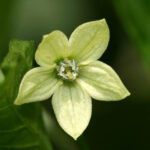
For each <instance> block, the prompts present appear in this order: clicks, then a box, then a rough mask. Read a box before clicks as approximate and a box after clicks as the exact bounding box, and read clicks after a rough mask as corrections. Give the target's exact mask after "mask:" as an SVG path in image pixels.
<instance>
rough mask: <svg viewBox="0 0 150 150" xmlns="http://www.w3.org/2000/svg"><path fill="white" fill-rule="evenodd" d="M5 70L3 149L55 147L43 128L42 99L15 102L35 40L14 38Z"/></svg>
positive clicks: (0, 109)
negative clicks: (20, 102)
mask: <svg viewBox="0 0 150 150" xmlns="http://www.w3.org/2000/svg"><path fill="white" fill-rule="evenodd" d="M9 48H10V50H9V53H8V55H7V56H6V58H5V59H4V62H3V63H2V70H3V71H4V74H5V77H6V78H5V81H4V82H3V83H2V84H3V86H2V87H1V90H0V91H1V93H0V114H1V115H0V149H1V150H16V149H22V150H26V149H28V150H52V148H51V145H50V143H49V140H48V137H47V135H46V132H45V131H44V130H43V125H42V118H41V106H40V105H39V103H35V104H29V105H23V106H20V107H18V106H15V105H14V104H13V102H14V99H15V97H16V95H17V91H18V87H19V83H20V80H21V78H22V76H23V75H24V73H25V72H26V71H27V70H29V69H30V68H31V66H32V60H33V54H34V51H35V47H34V43H33V42H28V41H18V40H13V41H11V42H10V46H9Z"/></svg>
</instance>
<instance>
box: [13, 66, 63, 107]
mask: <svg viewBox="0 0 150 150" xmlns="http://www.w3.org/2000/svg"><path fill="white" fill-rule="evenodd" d="M61 83H62V82H61V81H59V80H58V79H57V78H56V77H55V74H54V72H53V69H45V68H43V67H38V68H34V69H32V70H30V71H29V72H27V73H26V74H25V76H24V78H23V80H22V82H21V84H20V88H19V93H18V97H17V98H16V100H15V104H16V105H20V104H24V103H30V102H36V101H42V100H45V99H47V98H49V97H50V96H51V95H52V94H53V92H54V91H55V90H56V89H57V88H58V86H59V85H60V84H61Z"/></svg>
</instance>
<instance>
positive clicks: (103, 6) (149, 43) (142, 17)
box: [0, 0, 150, 150]
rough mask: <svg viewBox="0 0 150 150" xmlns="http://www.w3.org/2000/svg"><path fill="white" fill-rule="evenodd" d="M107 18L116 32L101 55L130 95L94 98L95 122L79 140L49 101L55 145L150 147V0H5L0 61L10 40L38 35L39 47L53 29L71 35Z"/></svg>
mask: <svg viewBox="0 0 150 150" xmlns="http://www.w3.org/2000/svg"><path fill="white" fill-rule="evenodd" d="M102 18H106V20H107V23H108V25H109V28H110V34H111V37H110V42H109V46H108V48H107V51H106V52H105V54H104V55H103V56H102V58H101V60H102V61H104V62H106V63H107V64H109V65H111V66H112V67H113V68H114V69H115V70H116V72H117V73H118V74H119V75H120V77H121V79H122V81H123V82H124V84H125V85H126V87H127V88H128V89H129V91H130V92H131V96H130V97H128V98H127V99H125V100H123V101H120V102H100V101H93V114H92V119H91V122H90V124H89V126H88V128H87V130H86V131H85V132H84V134H83V135H82V136H81V137H80V138H79V139H78V141H77V142H75V141H73V140H72V139H71V138H70V137H69V136H66V135H65V133H63V131H62V130H61V129H60V127H59V126H58V124H57V123H56V120H55V119H53V118H55V117H54V114H53V111H52V107H51V105H50V103H49V101H47V102H46V105H47V104H48V106H49V107H48V109H49V110H50V114H52V116H51V117H52V120H51V121H52V122H51V124H52V126H51V127H50V128H51V129H50V135H51V141H52V146H53V147H54V150H67V149H68V150H79V149H81V150H110V149H111V150H127V149H132V150H150V1H149V0H92V1H91V0H5V1H4V0H2V1H0V63H1V62H2V60H3V58H4V57H5V55H6V54H7V52H8V43H9V41H10V40H11V39H14V38H15V39H21V40H34V41H35V43H36V46H37V45H38V44H39V42H40V41H41V38H42V36H43V35H44V34H47V33H49V32H51V31H53V30H56V29H57V30H61V31H63V32H64V33H65V34H67V36H68V37H69V35H70V34H71V32H72V31H73V30H74V29H75V28H76V27H77V26H78V25H80V24H82V23H84V22H87V21H92V20H98V19H102ZM55 124H56V125H57V126H58V127H54V126H56V125H55ZM53 129H54V130H53ZM55 129H56V131H55ZM59 134H60V136H59ZM63 137H64V138H63ZM69 144H70V145H69ZM68 147H69V148H68Z"/></svg>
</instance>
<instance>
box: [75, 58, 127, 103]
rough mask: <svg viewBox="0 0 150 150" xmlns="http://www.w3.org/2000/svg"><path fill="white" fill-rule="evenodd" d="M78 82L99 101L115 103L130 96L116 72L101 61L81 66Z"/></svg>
mask: <svg viewBox="0 0 150 150" xmlns="http://www.w3.org/2000/svg"><path fill="white" fill-rule="evenodd" d="M77 82H78V83H79V84H80V85H81V86H82V87H83V88H84V89H85V90H86V91H87V92H88V93H89V95H90V96H91V97H93V98H94V99H97V100H104V101H115V100H121V99H124V98H126V97H127V96H129V95H130V93H129V91H128V90H127V89H126V87H125V86H124V85H123V83H122V82H121V80H120V78H119V76H118V75H117V74H116V72H115V71H114V70H113V69H112V68H111V67H110V66H108V65H106V64H104V63H102V62H100V61H94V62H91V63H89V64H88V65H85V66H81V67H80V75H79V78H78V79H77Z"/></svg>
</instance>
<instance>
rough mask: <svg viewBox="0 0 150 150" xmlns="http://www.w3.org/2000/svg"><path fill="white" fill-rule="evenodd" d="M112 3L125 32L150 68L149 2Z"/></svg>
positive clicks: (120, 0)
mask: <svg viewBox="0 0 150 150" xmlns="http://www.w3.org/2000/svg"><path fill="white" fill-rule="evenodd" d="M113 3H114V6H115V8H116V12H117V14H118V16H119V18H120V20H121V22H122V25H123V27H124V29H125V31H126V32H127V34H128V36H129V38H130V39H131V41H132V42H133V43H134V44H135V46H136V48H137V50H139V52H140V56H142V58H143V60H144V61H145V62H146V63H147V64H148V65H149V68H150V1H149V0H125V1H123V0H114V1H113Z"/></svg>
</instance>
